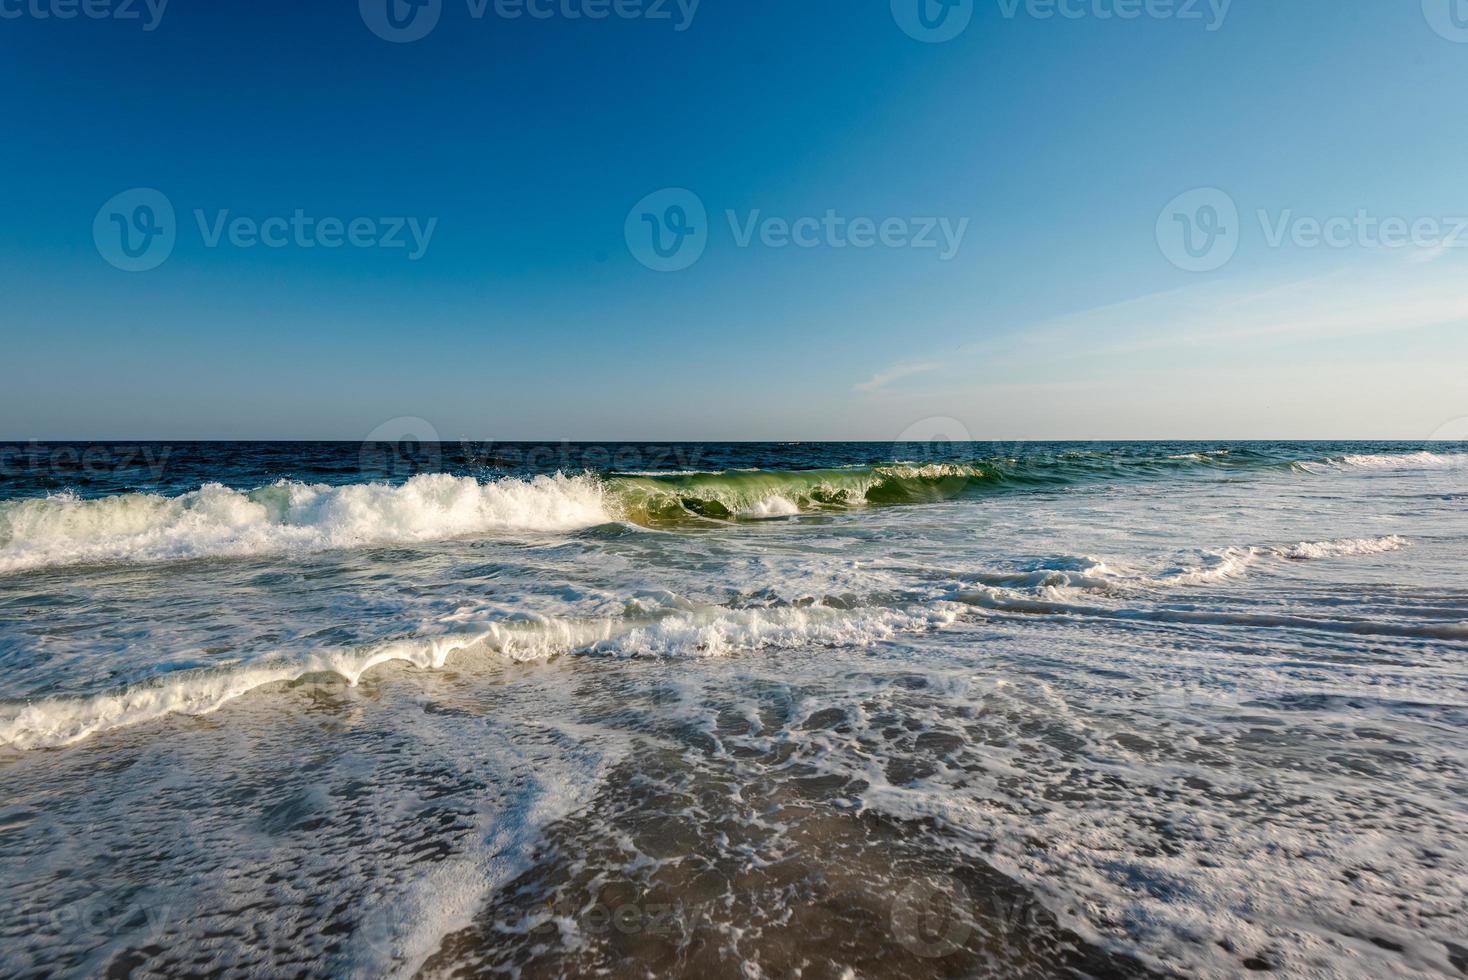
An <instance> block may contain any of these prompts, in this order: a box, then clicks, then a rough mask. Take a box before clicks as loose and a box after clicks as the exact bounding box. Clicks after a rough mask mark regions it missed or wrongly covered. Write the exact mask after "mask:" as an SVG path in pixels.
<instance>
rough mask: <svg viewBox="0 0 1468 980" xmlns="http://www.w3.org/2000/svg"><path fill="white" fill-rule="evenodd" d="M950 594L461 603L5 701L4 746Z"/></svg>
mask: <svg viewBox="0 0 1468 980" xmlns="http://www.w3.org/2000/svg"><path fill="white" fill-rule="evenodd" d="M956 615H957V613H956V607H953V606H951V605H947V604H941V603H940V604H937V605H933V606H915V607H910V608H906V607H893V606H867V607H856V608H840V607H837V606H830V605H825V604H822V603H810V604H795V605H784V606H772V607H764V608H750V609H730V608H728V607H724V606H709V605H700V604H697V603H692V602H689V601H687V600H684V599H681V598H680V597H677V596H673V595H671V594H668V593H659V594H653V595H649V596H646V597H642V598H639V599H636V600H634V601H633V602H632V603H630V604H629V605H628V607H627V610H626V614H625V615H624V616H623V617H620V618H609V619H556V618H549V617H540V616H523V617H519V618H510V619H504V618H494V617H488V616H484V617H481V616H478V615H476V614H474V613H472V612H467V611H464V612H460V613H457V614H455V615H453V616H450V617H447V618H446V620H445V622H444V623H443V624H441V625H442V626H444V627H452V629H453V632H450V633H445V634H444V635H439V636H425V637H414V638H410V639H403V640H396V641H392V642H389V643H383V644H377V645H372V646H367V647H361V648H356V649H349V650H331V651H323V652H318V653H314V654H309V655H305V656H301V657H295V658H291V657H287V656H282V655H276V656H271V657H265V658H262V659H260V660H258V661H256V662H254V663H251V664H243V665H231V666H229V667H223V668H203V669H198V670H191V671H180V672H175V673H169V674H167V675H164V676H161V677H157V678H153V679H150V680H148V681H145V682H142V683H139V684H135V685H132V686H130V687H127V688H124V689H121V690H114V691H107V692H103V693H100V694H93V695H84V696H80V697H58V698H48V699H43V700H36V701H32V702H29V703H24V704H12V705H8V706H3V705H0V744H4V743H8V744H10V745H11V746H12V747H14V748H17V749H35V748H49V747H56V746H62V745H69V744H71V743H74V742H78V741H81V740H82V739H85V738H87V737H88V736H91V735H94V734H97V733H99V732H105V731H111V730H113V729H117V728H123V727H127V726H130V725H136V724H140V723H142V722H147V721H152V720H155V719H158V718H162V717H164V716H166V715H171V714H184V715H203V714H209V713H211V712H213V711H216V710H218V709H219V708H221V707H223V706H224V705H225V704H227V703H229V702H230V701H233V700H235V699H236V698H239V697H242V696H243V695H245V694H248V693H249V692H251V691H254V690H256V689H257V688H261V687H265V686H267V685H270V684H279V683H290V682H296V681H301V680H303V679H305V678H310V677H335V678H338V679H339V680H340V681H344V682H345V683H347V684H349V685H352V686H354V687H355V686H356V685H357V684H358V683H359V682H360V681H361V679H362V677H363V675H365V674H367V673H368V672H369V671H371V670H372V669H373V668H375V667H378V666H380V665H382V664H386V663H392V662H400V663H404V664H407V665H410V666H412V667H416V668H418V669H420V670H437V669H440V668H442V667H444V666H445V665H446V664H447V662H448V660H449V658H450V657H451V656H453V655H455V654H460V653H468V652H470V651H482V652H484V653H487V654H491V655H494V656H497V657H500V658H502V659H505V660H510V661H517V662H525V661H532V660H545V659H549V658H551V657H556V656H560V655H563V654H569V653H582V654H586V655H590V656H608V657H662V658H678V657H719V656H727V655H729V654H731V653H735V652H741V651H752V650H763V649H786V648H792V647H806V646H826V647H833V646H844V647H852V646H865V645H869V644H871V643H875V642H878V641H881V640H884V639H888V638H891V637H893V636H895V635H897V634H899V633H911V632H919V631H925V630H929V629H936V628H939V627H942V626H946V625H948V624H949V623H951V622H953V620H954V619H955V618H956Z"/></svg>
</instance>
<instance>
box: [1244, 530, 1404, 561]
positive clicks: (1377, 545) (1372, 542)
mask: <svg viewBox="0 0 1468 980" xmlns="http://www.w3.org/2000/svg"><path fill="white" fill-rule="evenodd" d="M1410 544H1411V542H1410V541H1408V540H1407V539H1406V538H1404V537H1401V536H1400V535H1396V534H1391V535H1388V536H1386V537H1381V538H1338V539H1336V540H1334V541H1301V542H1300V543H1299V544H1296V545H1291V546H1290V547H1288V548H1276V549H1273V550H1274V553H1275V554H1277V555H1279V557H1281V558H1291V559H1294V560H1295V561H1313V560H1315V559H1320V558H1342V557H1348V556H1351V555H1377V554H1381V553H1383V552H1387V551H1396V550H1398V549H1400V548H1405V547H1407V546H1408V545H1410Z"/></svg>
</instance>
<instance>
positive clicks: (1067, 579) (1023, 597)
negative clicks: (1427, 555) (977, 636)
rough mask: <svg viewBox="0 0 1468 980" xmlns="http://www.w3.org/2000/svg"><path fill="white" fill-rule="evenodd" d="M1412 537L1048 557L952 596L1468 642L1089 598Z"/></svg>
mask: <svg viewBox="0 0 1468 980" xmlns="http://www.w3.org/2000/svg"><path fill="white" fill-rule="evenodd" d="M1410 544H1411V542H1410V541H1408V540H1407V539H1406V538H1403V537H1400V536H1398V535H1388V536H1385V537H1377V538H1337V539H1332V540H1329V541H1301V542H1299V543H1297V544H1292V545H1266V546H1249V547H1236V548H1225V549H1222V550H1220V551H1214V552H1207V553H1204V554H1203V555H1202V556H1200V558H1199V559H1198V561H1197V563H1196V564H1184V565H1179V566H1177V567H1174V568H1171V569H1168V570H1166V571H1163V572H1161V573H1147V572H1143V571H1139V570H1135V569H1125V568H1113V567H1110V566H1108V565H1106V564H1105V563H1104V562H1101V561H1099V560H1098V559H1094V558H1072V557H1063V558H1058V559H1047V560H1045V561H1043V562H1041V563H1040V564H1039V566H1038V567H1034V568H1031V569H1025V570H1021V571H1015V572H981V573H978V574H975V575H972V576H970V583H969V584H968V585H967V586H961V587H959V588H957V589H954V590H952V591H951V592H950V593H949V594H948V596H947V598H950V599H952V600H954V601H957V602H961V603H966V604H968V605H971V606H978V607H981V608H985V609H991V610H994V611H996V612H1011V613H1029V614H1035V615H1063V616H1085V617H1091V618H1100V619H1112V620H1138V621H1146V622H1157V623H1188V624H1200V625H1209V626H1257V627H1285V628H1293V629H1309V630H1322V631H1326V632H1337V633H1352V634H1357V635H1362V636H1399V637H1414V638H1420V639H1436V640H1453V641H1468V623H1390V622H1380V621H1377V620H1368V619H1316V618H1312V617H1308V616H1296V615H1291V614H1285V613H1275V612H1268V613H1248V612H1233V611H1226V610H1209V609H1191V608H1177V607H1175V606H1163V607H1158V606H1153V605H1146V606H1143V605H1137V606H1124V605H1120V606H1113V605H1105V606H1103V605H1097V604H1095V603H1094V602H1087V601H1086V599H1087V598H1088V596H1089V597H1090V598H1091V599H1093V600H1094V599H1098V598H1102V597H1106V598H1110V599H1113V600H1116V599H1120V600H1122V601H1125V600H1126V599H1128V598H1130V599H1144V598H1145V599H1155V598H1156V595H1155V593H1156V592H1157V590H1167V589H1170V588H1175V587H1194V586H1201V585H1210V584H1215V583H1219V582H1223V581H1226V580H1228V579H1233V578H1238V577H1241V576H1243V575H1245V574H1246V573H1247V570H1248V569H1249V567H1250V566H1251V565H1252V564H1253V563H1254V562H1255V561H1256V560H1257V559H1260V558H1275V559H1278V560H1283V561H1319V560H1325V559H1332V558H1346V557H1354V556H1363V555H1377V554H1384V553H1386V552H1391V551H1396V550H1398V549H1401V548H1406V547H1409V546H1410Z"/></svg>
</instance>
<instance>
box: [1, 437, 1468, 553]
mask: <svg viewBox="0 0 1468 980" xmlns="http://www.w3.org/2000/svg"><path fill="white" fill-rule="evenodd" d="M1464 462H1468V455H1463V456H1455V455H1447V456H1443V455H1438V454H1435V453H1428V452H1408V453H1402V454H1396V455H1394V454H1390V453H1383V454H1376V455H1360V456H1343V457H1340V458H1329V457H1326V458H1322V459H1316V460H1298V459H1288V458H1281V456H1280V455H1279V454H1270V453H1266V452H1262V451H1259V450H1253V449H1244V448H1240V449H1220V450H1213V451H1200V452H1191V453H1182V454H1175V455H1171V456H1156V455H1154V456H1146V455H1127V454H1108V453H1105V452H1098V451H1085V450H1075V451H1066V452H1061V453H1057V454H1052V455H1044V456H1031V457H1022V458H994V459H988V460H984V461H981V462H975V463H927V464H924V463H919V462H907V463H889V464H883V465H869V466H842V467H834V468H829V469H816V470H759V469H746V470H729V471H724V472H698V471H684V472H678V473H657V474H649V473H643V474H633V473H623V474H609V475H598V474H593V473H582V474H578V475H562V474H557V475H555V476H537V477H531V478H519V477H503V478H500V479H497V480H492V481H481V480H477V479H475V478H473V477H469V476H451V475H448V474H428V475H420V476H416V477H414V478H412V479H411V480H408V481H407V482H406V483H403V484H401V485H389V484H382V483H365V484H349V485H345V486H329V485H324V484H313V483H301V482H296V481H287V480H281V481H278V482H276V483H274V484H271V485H270V486H265V487H259V488H256V489H253V490H236V489H231V488H229V487H225V486H223V485H220V484H217V483H210V484H206V485H204V486H202V487H200V488H199V489H198V490H194V491H191V492H188V493H184V494H181V495H179V496H175V497H165V496H160V495H157V494H144V493H129V494H120V495H117V496H111V497H99V498H88V499H83V498H80V497H77V496H75V495H73V494H69V493H67V494H53V495H51V496H49V497H44V498H31V499H24V500H9V501H0V574H4V573H13V572H19V571H27V570H31V569H38V568H45V567H50V566H59V565H77V564H92V563H116V562H157V561H170V560H179V559H190V558H205V557H241V556H248V555H257V554H271V553H309V552H317V551H325V550H330V549H336V548H351V547H360V546H371V545H392V544H412V543H418V542H425V541H433V540H439V539H446V538H452V537H458V536H465V535H481V534H491V533H497V532H516V531H519V532H565V531H574V530H579V529H584V528H589V527H593V526H596V525H600V524H606V523H610V522H615V521H622V522H627V523H631V524H637V525H642V526H645V527H652V528H664V527H679V526H687V525H689V524H708V523H720V522H735V521H746V520H769V519H778V518H790V517H795V516H798V515H801V514H810V513H819V512H829V511H849V510H854V509H861V508H866V507H873V506H891V505H899V504H924V503H937V502H941V501H945V500H950V499H953V498H957V497H966V496H975V495H983V494H991V493H1005V492H1012V491H1017V490H1045V489H1060V488H1065V487H1070V486H1077V485H1083V484H1093V483H1096V482H1101V481H1107V480H1129V479H1142V480H1146V479H1166V478H1169V477H1173V476H1180V475H1185V474H1189V473H1200V474H1206V473H1209V472H1217V471H1220V470H1239V469H1244V470H1247V469H1250V468H1253V469H1261V470H1275V471H1283V472H1289V471H1291V470H1296V471H1299V470H1310V471H1314V472H1321V471H1322V470H1339V469H1343V468H1344V469H1388V468H1421V467H1424V466H1432V467H1447V466H1454V465H1458V464H1460V463H1464ZM1292 557H1302V556H1301V555H1295V556H1292ZM1196 574H1199V575H1210V576H1213V577H1219V576H1222V577H1227V575H1229V574H1232V572H1231V571H1230V570H1229V569H1228V568H1226V567H1220V568H1218V569H1215V570H1212V571H1209V570H1206V569H1204V570H1199V571H1198V572H1197V573H1196Z"/></svg>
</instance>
